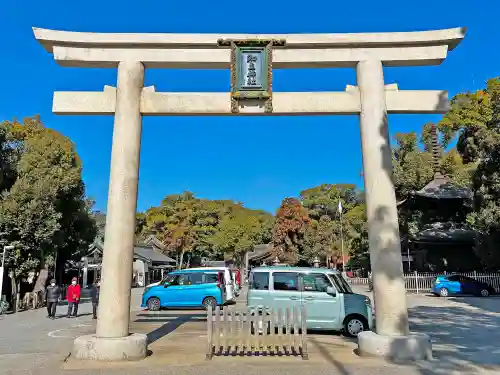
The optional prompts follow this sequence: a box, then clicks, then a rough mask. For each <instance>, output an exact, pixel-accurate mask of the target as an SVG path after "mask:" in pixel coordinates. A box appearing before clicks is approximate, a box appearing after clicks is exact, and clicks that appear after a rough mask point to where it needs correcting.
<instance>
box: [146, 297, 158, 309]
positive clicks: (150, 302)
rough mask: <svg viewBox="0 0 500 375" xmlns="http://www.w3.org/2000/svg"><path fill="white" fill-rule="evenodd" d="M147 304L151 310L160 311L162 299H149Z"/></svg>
mask: <svg viewBox="0 0 500 375" xmlns="http://www.w3.org/2000/svg"><path fill="white" fill-rule="evenodd" d="M147 306H148V310H149V311H160V299H159V298H156V297H152V298H150V299H148V303H147Z"/></svg>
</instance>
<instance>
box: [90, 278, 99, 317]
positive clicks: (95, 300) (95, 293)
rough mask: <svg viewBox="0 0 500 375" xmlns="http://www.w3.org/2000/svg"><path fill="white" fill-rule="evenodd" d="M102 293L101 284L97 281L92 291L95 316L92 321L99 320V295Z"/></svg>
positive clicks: (91, 296)
mask: <svg viewBox="0 0 500 375" xmlns="http://www.w3.org/2000/svg"><path fill="white" fill-rule="evenodd" d="M100 291H101V282H100V281H99V280H97V282H96V283H95V284H94V285H92V288H91V289H90V298H92V312H93V314H94V316H93V317H92V319H97V307H98V306H99V293H100Z"/></svg>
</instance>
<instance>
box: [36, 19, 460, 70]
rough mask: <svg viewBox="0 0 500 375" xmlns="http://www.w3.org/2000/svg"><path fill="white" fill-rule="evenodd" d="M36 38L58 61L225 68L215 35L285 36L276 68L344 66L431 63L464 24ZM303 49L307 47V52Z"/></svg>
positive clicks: (41, 32) (456, 39)
mask: <svg viewBox="0 0 500 375" xmlns="http://www.w3.org/2000/svg"><path fill="white" fill-rule="evenodd" d="M33 32H34V34H35V38H36V39H37V40H38V41H39V42H40V43H41V44H42V45H43V46H44V48H45V49H46V50H47V51H48V52H50V53H53V54H54V59H55V60H56V61H57V62H58V63H59V64H61V65H65V66H80V67H85V66H89V67H96V66H98V67H116V66H117V64H118V62H119V61H123V60H124V59H125V60H127V59H137V61H142V62H143V63H144V65H145V66H146V67H153V68H156V67H158V68H196V69H199V68H217V69H220V68H228V67H229V49H225V48H221V47H220V46H218V43H217V41H218V40H219V39H240V40H241V39H264V40H270V39H283V40H285V41H286V44H285V46H283V47H280V48H279V49H277V50H276V51H275V56H274V57H273V66H274V67H275V68H300V67H348V66H355V65H356V64H357V62H359V61H362V60H365V59H368V58H376V59H379V60H380V61H382V62H383V63H384V65H385V66H412V65H435V64H439V63H441V62H442V61H443V60H444V59H445V58H446V55H447V52H448V51H450V50H452V49H454V48H455V47H456V46H457V45H458V44H459V43H460V42H461V40H462V39H463V38H464V36H465V28H453V29H444V30H432V31H413V32H392V33H348V34H272V35H271V34H260V35H259V34H163V33H89V32H72V31H57V30H48V29H41V28H33ZM305 50H307V51H305Z"/></svg>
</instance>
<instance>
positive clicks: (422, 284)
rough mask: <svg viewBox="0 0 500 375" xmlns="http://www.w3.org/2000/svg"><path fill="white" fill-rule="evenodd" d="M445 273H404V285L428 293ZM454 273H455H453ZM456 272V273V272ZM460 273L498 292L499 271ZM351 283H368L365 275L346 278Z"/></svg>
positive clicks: (409, 289) (412, 289) (499, 282)
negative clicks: (438, 277)
mask: <svg viewBox="0 0 500 375" xmlns="http://www.w3.org/2000/svg"><path fill="white" fill-rule="evenodd" d="M443 274H446V273H427V272H417V271H415V272H410V273H405V274H404V278H405V287H406V291H407V292H409V293H430V292H431V290H432V284H433V283H434V280H436V277H437V276H439V275H443ZM454 274H455V273H454ZM457 274H458V273H457ZM460 275H463V276H468V277H471V278H473V279H476V280H479V281H482V282H485V283H488V284H489V285H491V286H492V287H493V288H495V290H496V291H497V292H498V293H500V273H481V272H467V273H460ZM347 281H348V282H349V283H350V284H351V285H366V286H368V284H369V279H368V278H367V277H352V278H347Z"/></svg>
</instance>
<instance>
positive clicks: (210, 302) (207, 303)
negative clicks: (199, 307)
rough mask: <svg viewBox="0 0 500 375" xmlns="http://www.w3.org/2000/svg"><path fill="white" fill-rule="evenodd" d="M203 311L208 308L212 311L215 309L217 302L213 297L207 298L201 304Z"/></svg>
mask: <svg viewBox="0 0 500 375" xmlns="http://www.w3.org/2000/svg"><path fill="white" fill-rule="evenodd" d="M202 304H203V307H204V308H205V310H208V308H209V307H212V310H213V309H215V308H216V307H217V301H216V300H215V298H213V297H207V298H205V299H204V300H203V302H202Z"/></svg>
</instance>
